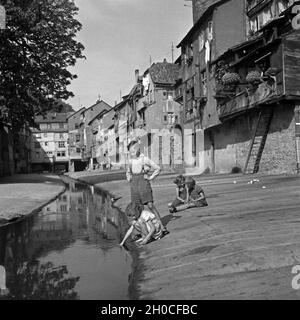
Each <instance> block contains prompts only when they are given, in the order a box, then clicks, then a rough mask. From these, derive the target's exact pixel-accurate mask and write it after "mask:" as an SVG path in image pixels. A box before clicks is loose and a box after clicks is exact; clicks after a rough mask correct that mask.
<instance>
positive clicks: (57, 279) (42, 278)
mask: <svg viewBox="0 0 300 320" xmlns="http://www.w3.org/2000/svg"><path fill="white" fill-rule="evenodd" d="M123 219H124V217H123V215H122V214H121V213H120V212H119V211H118V210H117V209H116V208H113V207H112V206H111V202H110V199H109V198H108V197H106V195H105V194H104V193H101V192H100V191H97V190H94V188H93V187H89V186H86V185H84V184H80V183H77V182H74V181H69V183H68V189H67V191H66V192H65V193H64V194H62V195H61V196H60V197H59V198H58V199H57V200H56V201H54V202H52V203H51V204H49V205H47V206H46V207H45V208H44V209H43V210H42V211H41V212H40V213H39V214H37V215H34V216H32V217H30V218H28V219H26V220H24V221H22V222H19V223H17V224H13V225H10V226H7V227H4V228H1V229H0V265H2V266H4V267H5V269H6V286H7V288H8V289H9V292H10V293H9V296H8V297H7V298H8V299H83V300H85V299H92V300H109V299H119V300H125V299H128V287H129V277H130V273H131V264H132V260H131V257H130V256H129V254H128V253H127V252H126V251H125V250H124V249H122V248H121V247H120V246H118V243H119V242H120V237H121V234H120V230H121V229H122V228H124V221H123ZM123 232H124V231H123Z"/></svg>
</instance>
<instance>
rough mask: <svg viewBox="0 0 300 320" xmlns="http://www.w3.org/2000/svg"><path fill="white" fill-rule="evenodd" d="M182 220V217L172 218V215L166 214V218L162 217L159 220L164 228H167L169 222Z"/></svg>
mask: <svg viewBox="0 0 300 320" xmlns="http://www.w3.org/2000/svg"><path fill="white" fill-rule="evenodd" d="M180 218H182V216H174V214H172V213H171V214H168V215H167V216H164V217H162V218H161V222H162V223H163V225H164V226H167V225H168V224H169V222H170V221H175V220H177V219H180Z"/></svg>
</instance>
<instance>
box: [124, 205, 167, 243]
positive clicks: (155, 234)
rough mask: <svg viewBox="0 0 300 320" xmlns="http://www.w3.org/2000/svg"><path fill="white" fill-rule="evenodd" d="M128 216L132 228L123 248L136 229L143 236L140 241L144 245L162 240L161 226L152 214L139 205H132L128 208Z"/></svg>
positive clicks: (125, 238) (126, 236)
mask: <svg viewBox="0 0 300 320" xmlns="http://www.w3.org/2000/svg"><path fill="white" fill-rule="evenodd" d="M126 214H127V217H128V220H129V223H130V224H131V227H130V228H129V230H128V231H127V233H126V235H125V237H124V239H123V241H122V242H121V243H120V245H121V246H123V245H124V243H125V241H126V240H127V239H128V238H129V237H130V235H131V234H132V232H133V231H134V229H135V230H136V231H138V232H139V233H140V234H141V235H142V238H141V239H139V240H138V241H139V242H140V243H141V244H142V245H145V244H147V243H148V242H150V241H151V240H157V239H160V238H161V237H162V236H163V230H162V227H161V224H160V223H159V221H158V220H157V218H156V216H155V214H153V213H152V212H150V211H147V210H143V208H142V207H141V206H139V205H133V204H130V205H129V206H128V207H127V208H126ZM138 216H139V217H138Z"/></svg>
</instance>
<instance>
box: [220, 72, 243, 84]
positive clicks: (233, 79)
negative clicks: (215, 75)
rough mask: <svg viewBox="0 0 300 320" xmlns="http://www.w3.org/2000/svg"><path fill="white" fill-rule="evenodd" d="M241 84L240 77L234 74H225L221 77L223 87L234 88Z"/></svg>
mask: <svg viewBox="0 0 300 320" xmlns="http://www.w3.org/2000/svg"><path fill="white" fill-rule="evenodd" d="M240 82H241V78H240V76H239V75H238V74H237V73H235V72H226V73H225V74H224V76H223V77H222V83H223V84H224V85H225V86H230V87H232V86H236V85H237V84H239V83H240Z"/></svg>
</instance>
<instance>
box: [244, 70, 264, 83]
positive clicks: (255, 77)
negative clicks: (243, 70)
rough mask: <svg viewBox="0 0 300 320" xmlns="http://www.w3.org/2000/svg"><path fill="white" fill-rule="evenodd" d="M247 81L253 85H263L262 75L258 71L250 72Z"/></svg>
mask: <svg viewBox="0 0 300 320" xmlns="http://www.w3.org/2000/svg"><path fill="white" fill-rule="evenodd" d="M246 81H247V82H248V83H249V84H252V85H257V84H259V83H261V76H260V73H259V72H258V71H250V72H249V73H248V74H247V76H246Z"/></svg>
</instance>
